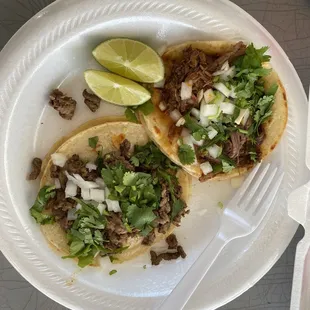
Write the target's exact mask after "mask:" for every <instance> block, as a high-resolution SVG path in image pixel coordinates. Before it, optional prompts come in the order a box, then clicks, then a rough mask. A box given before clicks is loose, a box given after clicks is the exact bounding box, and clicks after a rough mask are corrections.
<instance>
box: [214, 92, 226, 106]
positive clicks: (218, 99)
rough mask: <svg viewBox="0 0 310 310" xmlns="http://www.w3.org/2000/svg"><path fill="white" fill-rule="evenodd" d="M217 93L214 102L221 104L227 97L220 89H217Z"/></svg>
mask: <svg viewBox="0 0 310 310" xmlns="http://www.w3.org/2000/svg"><path fill="white" fill-rule="evenodd" d="M214 93H215V99H214V100H213V102H212V103H213V104H218V105H220V104H221V103H222V102H223V101H224V100H225V99H226V98H225V96H224V95H223V94H222V93H221V92H219V91H216V92H214Z"/></svg>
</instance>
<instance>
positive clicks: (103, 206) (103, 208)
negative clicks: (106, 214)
mask: <svg viewBox="0 0 310 310" xmlns="http://www.w3.org/2000/svg"><path fill="white" fill-rule="evenodd" d="M97 208H98V210H99V212H100V214H102V213H103V211H104V210H105V209H106V208H107V207H106V205H105V204H103V203H99V204H98V206H97Z"/></svg>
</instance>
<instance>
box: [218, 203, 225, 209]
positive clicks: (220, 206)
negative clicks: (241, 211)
mask: <svg viewBox="0 0 310 310" xmlns="http://www.w3.org/2000/svg"><path fill="white" fill-rule="evenodd" d="M217 206H218V207H219V208H220V209H223V208H224V204H223V203H222V202H221V201H219V202H218V203H217Z"/></svg>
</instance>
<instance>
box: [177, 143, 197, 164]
mask: <svg viewBox="0 0 310 310" xmlns="http://www.w3.org/2000/svg"><path fill="white" fill-rule="evenodd" d="M178 156H179V159H180V161H181V163H182V164H183V165H191V164H193V163H194V162H195V151H194V150H193V148H192V147H191V146H189V145H188V144H181V145H179V148H178Z"/></svg>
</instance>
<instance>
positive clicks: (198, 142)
mask: <svg viewBox="0 0 310 310" xmlns="http://www.w3.org/2000/svg"><path fill="white" fill-rule="evenodd" d="M191 139H192V142H193V143H194V144H195V145H198V146H202V145H203V142H204V140H203V139H201V140H199V141H197V140H196V139H195V138H194V137H193V136H191Z"/></svg>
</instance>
